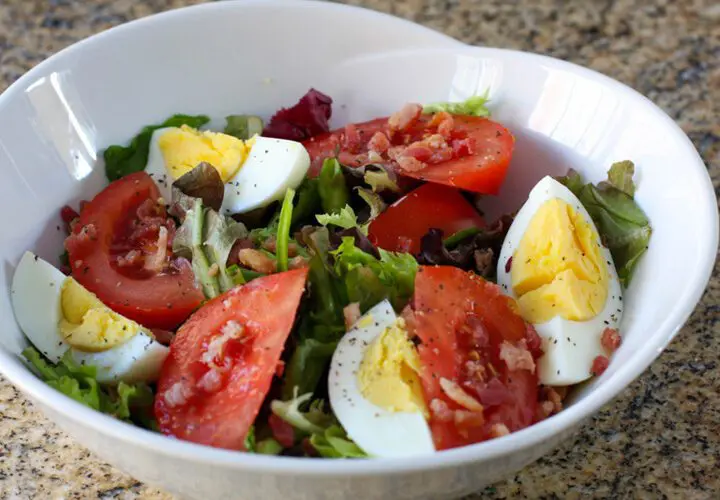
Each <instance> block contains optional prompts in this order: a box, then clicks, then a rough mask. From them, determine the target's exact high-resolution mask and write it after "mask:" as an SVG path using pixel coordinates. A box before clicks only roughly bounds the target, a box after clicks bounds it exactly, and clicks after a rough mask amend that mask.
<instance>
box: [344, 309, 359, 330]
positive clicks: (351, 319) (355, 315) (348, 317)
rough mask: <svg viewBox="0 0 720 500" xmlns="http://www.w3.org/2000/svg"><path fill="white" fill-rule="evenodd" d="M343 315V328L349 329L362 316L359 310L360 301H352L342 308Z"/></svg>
mask: <svg viewBox="0 0 720 500" xmlns="http://www.w3.org/2000/svg"><path fill="white" fill-rule="evenodd" d="M343 316H344V317H345V329H346V330H349V329H350V328H351V327H352V326H353V325H354V324H355V323H357V321H358V320H359V319H360V316H362V313H361V312H360V303H359V302H352V303H350V304H348V305H346V306H345V307H344V308H343Z"/></svg>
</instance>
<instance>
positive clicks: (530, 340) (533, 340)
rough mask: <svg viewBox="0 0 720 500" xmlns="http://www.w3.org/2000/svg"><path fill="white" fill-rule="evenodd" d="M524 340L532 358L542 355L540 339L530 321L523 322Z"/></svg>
mask: <svg viewBox="0 0 720 500" xmlns="http://www.w3.org/2000/svg"><path fill="white" fill-rule="evenodd" d="M525 340H526V341H527V348H528V350H529V351H530V354H532V355H533V358H539V357H540V356H542V355H543V350H542V339H541V338H540V335H538V332H537V330H535V327H534V326H533V325H532V324H530V323H525Z"/></svg>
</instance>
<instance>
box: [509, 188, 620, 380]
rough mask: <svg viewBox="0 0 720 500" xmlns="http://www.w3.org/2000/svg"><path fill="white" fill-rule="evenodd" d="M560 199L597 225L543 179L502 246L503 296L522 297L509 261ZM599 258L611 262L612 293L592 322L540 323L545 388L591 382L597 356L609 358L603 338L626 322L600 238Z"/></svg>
mask: <svg viewBox="0 0 720 500" xmlns="http://www.w3.org/2000/svg"><path fill="white" fill-rule="evenodd" d="M555 198H558V199H560V200H563V201H565V202H566V203H568V204H569V205H570V206H571V207H573V209H575V211H576V212H577V213H578V214H580V215H581V216H582V217H583V219H585V220H586V221H587V222H588V223H590V224H591V225H592V227H593V228H594V229H595V232H596V233H597V228H596V227H595V224H594V223H593V220H592V218H591V217H590V214H588V212H587V210H585V207H584V206H583V205H582V203H580V200H578V199H577V197H576V196H575V195H574V194H573V193H572V191H570V190H569V189H568V188H566V187H565V186H563V185H562V184H560V183H559V182H558V181H556V180H555V179H553V178H552V177H550V176H546V177H544V178H543V179H542V180H541V181H540V182H538V183H537V184H536V185H535V187H534V188H533V189H532V191H530V195H529V196H528V200H527V201H526V202H525V204H524V205H523V207H522V208H521V209H520V211H519V212H518V214H517V216H516V217H515V220H514V221H513V223H512V225H511V226H510V230H509V231H508V234H507V236H506V237H505V241H504V242H503V245H502V249H501V251H500V258H499V260H498V267H497V277H498V284H499V285H500V287H501V288H502V290H503V292H504V293H505V294H507V295H509V296H511V297H513V298H515V299H517V297H516V295H515V292H514V291H513V288H512V280H511V276H510V271H509V270H506V265H507V262H508V260H509V259H510V258H511V257H512V255H513V254H514V253H515V249H516V248H517V245H518V244H519V243H520V240H521V239H522V237H523V235H524V234H525V231H526V230H527V228H528V225H529V224H530V221H531V220H532V218H533V216H534V215H535V213H536V212H537V210H538V209H539V208H540V207H541V206H542V205H543V204H544V203H545V202H546V201H548V200H551V199H555ZM596 244H597V245H598V248H599V249H600V255H601V257H602V258H603V259H605V261H606V262H607V263H608V266H607V267H608V294H607V300H606V301H605V307H604V308H603V310H602V311H601V312H600V313H599V314H598V315H596V316H595V317H594V318H592V319H590V320H587V321H570V320H567V319H564V318H562V317H560V316H555V317H554V318H552V319H551V320H550V321H547V322H545V323H538V324H535V325H534V326H535V329H536V330H537V332H538V334H539V335H540V337H541V339H542V348H543V351H544V353H545V354H544V355H543V356H542V357H541V358H540V359H539V360H538V365H537V366H538V375H539V379H540V383H542V384H545V385H571V384H577V383H579V382H582V381H583V380H587V379H588V378H590V377H591V376H592V374H591V373H590V370H591V367H592V362H593V360H594V359H595V357H597V356H600V355H607V353H606V352H605V350H604V349H603V347H602V345H601V343H600V339H601V336H602V333H603V331H604V330H605V328H608V327H609V328H617V327H618V325H619V324H620V320H621V318H622V309H623V307H622V288H621V286H620V280H619V279H618V276H617V271H616V270H615V264H614V262H613V259H612V255H610V251H609V250H608V249H607V248H606V247H605V246H603V245H602V242H601V241H600V238H599V237H598V239H597V241H596Z"/></svg>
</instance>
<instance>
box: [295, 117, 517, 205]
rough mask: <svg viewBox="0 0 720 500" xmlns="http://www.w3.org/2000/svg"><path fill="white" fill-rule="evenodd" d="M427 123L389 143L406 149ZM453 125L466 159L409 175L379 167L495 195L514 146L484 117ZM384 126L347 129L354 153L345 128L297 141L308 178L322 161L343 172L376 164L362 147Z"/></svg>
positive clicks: (426, 130) (368, 124)
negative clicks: (465, 146) (466, 148)
mask: <svg viewBox="0 0 720 500" xmlns="http://www.w3.org/2000/svg"><path fill="white" fill-rule="evenodd" d="M430 120H431V118H430V117H429V116H422V117H421V118H420V120H419V121H418V122H417V123H416V124H414V125H412V126H411V127H410V129H409V130H407V131H406V132H403V133H398V134H395V136H394V138H393V139H392V143H393V145H401V144H404V145H407V144H409V143H411V142H414V141H418V140H421V139H422V138H424V137H425V136H426V135H428V134H430V133H432V131H431V130H430V129H429V128H428V126H429V123H430ZM453 121H454V130H453V134H454V136H455V137H456V138H465V139H469V140H470V141H471V142H472V143H473V144H474V146H473V148H472V149H473V151H472V152H470V153H469V154H467V153H465V154H464V155H463V156H462V157H459V158H453V159H450V160H447V161H444V162H442V163H438V164H434V165H429V166H427V167H426V168H423V169H421V170H418V171H414V172H413V171H408V170H403V169H400V168H398V165H397V164H396V163H395V162H394V161H392V160H387V159H385V160H384V161H382V163H386V164H389V165H392V166H394V167H395V168H396V170H397V172H398V173H399V174H401V175H404V176H408V177H412V178H415V179H419V180H424V181H428V182H433V183H438V184H445V185H448V186H452V187H456V188H460V189H465V190H467V191H473V192H477V193H484V194H497V193H498V192H499V190H500V187H501V185H502V183H503V181H504V179H505V175H506V174H507V169H508V166H509V164H510V159H511V158H512V153H513V149H514V146H515V138H514V137H513V135H512V133H510V131H509V130H508V129H506V128H505V127H503V126H502V125H500V124H499V123H497V122H494V121H492V120H489V119H487V118H481V117H475V116H464V115H453ZM387 122H388V118H376V119H374V120H370V121H367V122H363V123H356V124H354V125H353V127H354V129H355V130H356V131H357V135H358V136H359V137H360V149H359V152H358V151H355V150H353V151H349V148H348V147H347V140H346V133H345V129H338V130H334V131H332V132H328V133H326V134H321V135H319V136H316V137H312V138H310V139H308V140H306V141H305V142H303V145H304V146H305V148H306V149H307V151H308V153H309V154H310V158H311V161H312V163H311V166H310V170H309V172H308V176H310V177H314V176H316V175H317V174H318V173H319V172H320V168H321V167H322V162H323V160H324V159H325V158H328V157H334V156H336V155H337V156H338V160H339V161H340V163H342V164H343V165H346V166H349V167H359V166H362V165H364V164H367V163H378V162H377V161H369V160H368V159H367V158H366V156H367V154H366V153H367V142H368V141H369V140H370V138H371V137H372V136H373V134H375V132H387V130H388V128H387ZM338 152H339V153H338Z"/></svg>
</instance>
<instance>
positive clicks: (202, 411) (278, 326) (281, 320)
mask: <svg viewBox="0 0 720 500" xmlns="http://www.w3.org/2000/svg"><path fill="white" fill-rule="evenodd" d="M306 279H307V269H297V270H294V271H288V272H284V273H278V274H272V275H269V276H265V277H262V278H258V279H255V280H253V281H251V282H250V283H248V284H246V285H243V286H239V287H235V288H233V289H232V290H230V291H228V292H226V293H224V294H223V295H220V296H219V297H216V298H214V299H213V300H211V301H209V302H208V303H207V304H205V305H204V306H203V307H201V308H200V309H199V310H198V311H197V312H196V313H195V314H193V315H192V316H191V317H190V318H189V319H188V320H187V321H186V322H185V324H183V326H182V327H180V329H179V330H178V332H177V334H176V336H175V340H174V341H173V343H172V345H171V346H170V355H169V356H168V357H167V359H166V361H165V364H164V365H163V368H162V372H161V374H160V380H159V382H158V391H157V395H156V397H155V416H156V418H157V420H158V423H159V425H160V430H161V431H162V432H163V433H164V434H167V435H171V436H175V437H177V438H179V439H184V440H187V441H192V442H195V443H200V444H206V445H209V446H214V447H218V448H227V449H232V450H242V449H244V440H245V436H246V434H247V432H248V429H249V428H250V426H251V425H252V424H253V422H254V421H255V418H256V417H257V414H258V412H259V411H260V407H261V405H262V403H263V400H264V399H265V397H266V395H267V393H268V391H269V389H270V385H271V383H272V379H273V376H274V375H275V370H276V367H277V365H278V361H279V360H280V356H281V354H282V351H283V348H284V347H285V342H286V340H287V338H288V335H289V334H290V331H291V329H292V326H293V323H294V321H295V314H296V311H297V308H298V305H299V303H300V299H301V297H302V294H303V292H304V290H305V281H306ZM230 322H235V324H237V325H240V326H241V327H242V328H243V331H242V334H241V335H240V336H239V337H238V338H236V339H230V340H227V341H226V342H225V343H224V344H223V347H222V348H221V349H220V350H219V351H217V352H216V353H215V354H216V355H215V356H213V357H212V359H213V362H214V363H216V364H217V365H218V366H221V367H222V370H221V371H219V372H218V373H219V374H220V375H219V384H218V386H217V387H214V388H213V389H208V388H207V385H203V383H202V380H204V379H203V377H205V376H206V375H207V374H208V373H209V372H210V371H211V370H213V368H212V367H210V366H209V365H208V364H207V362H206V360H204V359H203V356H204V355H206V353H207V351H208V348H209V346H210V345H211V342H212V341H213V340H216V339H218V338H220V337H221V336H222V335H223V334H224V333H225V332H224V330H223V328H224V327H227V325H228V324H230ZM178 384H180V385H178ZM179 388H181V389H182V390H179ZM178 393H181V394H182V398H181V401H180V402H178V398H177V397H176V395H177V394H178ZM171 400H174V401H175V402H174V403H169V401H171Z"/></svg>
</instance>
